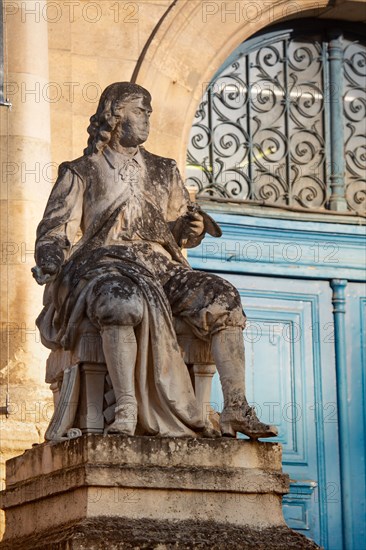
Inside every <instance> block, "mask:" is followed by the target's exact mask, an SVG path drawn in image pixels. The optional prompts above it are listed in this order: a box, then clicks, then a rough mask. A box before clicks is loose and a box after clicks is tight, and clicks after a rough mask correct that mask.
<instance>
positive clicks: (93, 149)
mask: <svg viewBox="0 0 366 550" xmlns="http://www.w3.org/2000/svg"><path fill="white" fill-rule="evenodd" d="M141 97H142V98H143V99H144V100H145V101H146V102H148V103H150V102H151V95H150V94H149V92H148V91H147V90H145V88H143V87H142V86H139V85H138V84H132V83H131V82H115V83H114V84H110V86H108V87H107V88H106V89H105V90H104V92H103V93H102V95H101V96H100V100H99V105H98V109H97V112H96V113H95V115H93V116H92V117H90V125H89V127H88V134H89V139H88V145H87V147H86V149H84V155H92V154H93V153H98V152H100V151H103V149H104V148H105V147H106V146H107V145H108V143H109V142H110V140H111V137H112V134H113V132H114V130H115V129H116V126H117V124H118V122H119V120H120V119H119V117H118V116H116V110H117V109H118V108H120V107H121V106H123V104H124V103H127V102H128V101H131V100H132V99H139V98H141Z"/></svg>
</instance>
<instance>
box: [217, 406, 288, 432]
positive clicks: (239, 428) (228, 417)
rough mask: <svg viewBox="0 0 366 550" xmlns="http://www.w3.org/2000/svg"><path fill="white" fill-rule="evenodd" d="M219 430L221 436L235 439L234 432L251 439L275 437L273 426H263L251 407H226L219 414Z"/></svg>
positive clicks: (275, 429)
mask: <svg viewBox="0 0 366 550" xmlns="http://www.w3.org/2000/svg"><path fill="white" fill-rule="evenodd" d="M220 428H221V432H222V435H223V436H229V437H236V432H240V433H243V434H244V435H247V436H248V437H250V438H251V439H258V438H259V437H276V436H277V435H278V430H277V428H276V427H275V426H270V425H269V424H264V423H263V422H261V421H260V420H259V418H258V417H257V415H256V414H255V410H254V408H253V407H248V408H246V409H245V408H244V407H243V406H241V407H239V406H237V407H226V408H224V410H223V411H222V413H221V417H220Z"/></svg>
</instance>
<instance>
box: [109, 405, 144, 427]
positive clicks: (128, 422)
mask: <svg viewBox="0 0 366 550" xmlns="http://www.w3.org/2000/svg"><path fill="white" fill-rule="evenodd" d="M136 424H137V405H134V404H132V403H131V404H126V405H117V407H116V408H115V420H114V422H112V424H111V425H110V426H108V427H107V428H106V430H105V432H106V433H107V434H120V435H134V434H135V430H136Z"/></svg>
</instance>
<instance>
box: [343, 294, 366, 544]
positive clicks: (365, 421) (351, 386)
mask: <svg viewBox="0 0 366 550" xmlns="http://www.w3.org/2000/svg"><path fill="white" fill-rule="evenodd" d="M345 310H346V313H345V318H346V335H345V338H346V342H347V343H348V345H347V381H348V395H347V398H348V399H347V406H348V425H349V435H348V437H349V439H348V440H349V443H350V445H349V449H348V451H349V458H350V465H351V476H350V478H351V486H350V491H351V499H350V500H351V503H352V518H353V546H354V548H355V549H358V548H360V549H362V548H366V511H365V501H366V483H365V480H366V464H365V456H366V287H365V285H364V284H358V283H348V285H347V287H346V308H345Z"/></svg>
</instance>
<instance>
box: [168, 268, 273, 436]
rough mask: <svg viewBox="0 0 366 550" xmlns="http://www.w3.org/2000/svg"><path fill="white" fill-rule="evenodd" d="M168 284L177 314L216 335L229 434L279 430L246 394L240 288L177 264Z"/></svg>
mask: <svg viewBox="0 0 366 550" xmlns="http://www.w3.org/2000/svg"><path fill="white" fill-rule="evenodd" d="M170 273H171V277H170V279H169V280H168V281H167V282H166V283H165V285H164V290H165V292H166V294H167V296H168V299H169V302H170V304H171V307H172V311H173V314H174V315H176V316H178V317H180V318H182V319H184V320H185V322H186V323H187V324H188V325H190V326H191V328H192V329H193V332H194V333H195V334H196V335H197V336H198V337H200V338H202V339H204V340H206V341H207V340H211V349H212V355H213V358H214V361H215V364H216V367H217V370H218V372H219V376H220V381H221V385H222V390H223V394H224V409H223V411H222V413H221V418H220V426H221V431H222V433H223V434H224V435H230V436H235V434H236V432H242V433H244V434H245V435H248V436H249V437H252V438H258V437H273V436H276V435H277V429H276V428H275V427H274V426H268V425H267V424H264V423H262V422H260V420H259V419H258V418H257V416H256V414H255V411H254V409H253V408H251V407H249V405H248V402H247V400H246V397H245V354H244V341H243V332H242V331H243V328H244V326H245V316H244V314H243V311H242V305H241V299H240V295H239V293H238V291H237V290H236V288H234V287H233V286H232V285H231V283H229V282H228V281H226V280H225V279H222V278H221V277H217V276H216V275H212V274H208V273H202V272H199V271H191V270H187V269H185V268H182V267H174V268H173V269H172V270H171V272H170Z"/></svg>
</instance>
